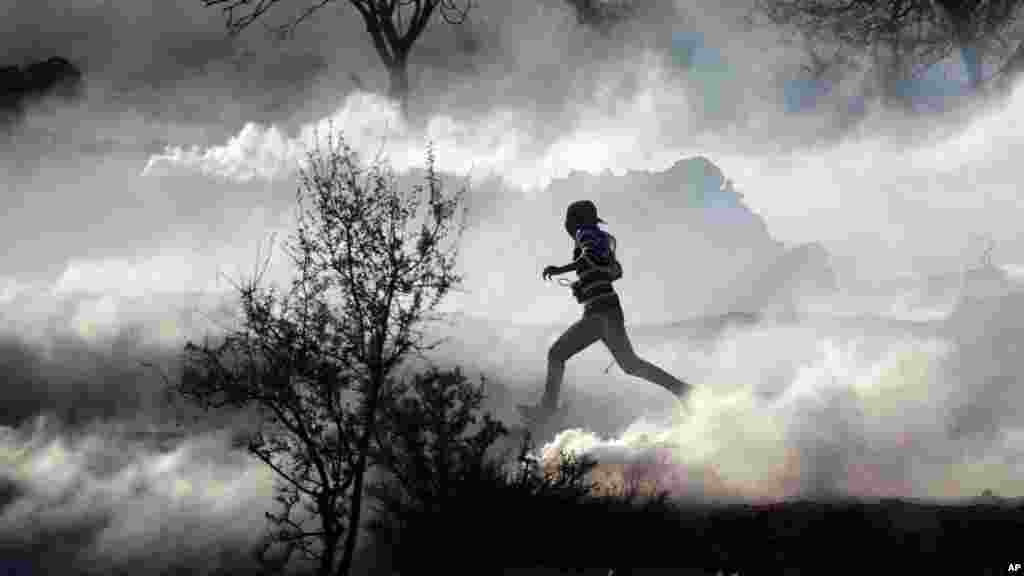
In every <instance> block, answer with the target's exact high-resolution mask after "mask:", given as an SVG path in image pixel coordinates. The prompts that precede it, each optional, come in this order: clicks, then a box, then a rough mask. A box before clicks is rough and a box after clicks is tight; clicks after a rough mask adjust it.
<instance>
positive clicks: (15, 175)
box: [0, 0, 1024, 369]
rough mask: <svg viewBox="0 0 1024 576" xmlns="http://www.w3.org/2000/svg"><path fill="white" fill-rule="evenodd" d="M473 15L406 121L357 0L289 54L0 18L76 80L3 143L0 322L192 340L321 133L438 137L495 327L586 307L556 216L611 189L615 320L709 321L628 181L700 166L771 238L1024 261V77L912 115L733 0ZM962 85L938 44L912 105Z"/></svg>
mask: <svg viewBox="0 0 1024 576" xmlns="http://www.w3.org/2000/svg"><path fill="white" fill-rule="evenodd" d="M477 4H478V5H477V6H476V7H475V9H474V11H473V12H472V14H471V18H470V22H469V24H468V25H466V26H465V27H463V28H461V29H457V30H453V29H452V28H451V27H450V26H448V25H446V24H443V23H437V24H435V25H433V26H432V27H431V28H430V29H429V30H428V32H427V33H426V35H425V36H424V37H423V38H422V39H421V40H420V41H419V42H418V43H417V44H416V46H415V48H414V51H413V55H412V58H411V73H412V82H413V88H414V96H413V101H412V103H411V106H410V109H411V111H412V112H413V114H412V116H411V117H410V118H409V119H405V118H403V117H402V116H401V115H400V114H399V113H398V111H397V110H396V108H395V107H394V105H393V104H392V103H390V102H389V101H387V100H386V99H385V98H383V97H382V96H380V93H382V92H383V91H384V90H385V89H386V80H387V75H386V74H385V72H384V70H383V68H382V66H381V65H380V63H379V60H378V57H377V55H376V54H375V53H374V51H373V49H372V46H371V44H370V42H368V40H367V38H366V33H365V29H364V27H363V25H362V24H361V23H360V22H359V20H358V19H357V18H356V15H355V14H354V12H353V11H352V10H351V8H350V7H349V6H348V5H347V4H346V3H345V2H336V3H334V4H332V5H331V6H329V7H328V8H326V9H325V10H323V11H322V12H321V13H320V14H319V15H318V16H317V17H315V18H313V19H311V20H309V21H308V22H307V23H306V24H304V25H303V26H301V27H300V28H299V31H298V33H297V35H296V36H295V37H294V38H293V39H289V40H283V41H276V40H274V39H272V38H271V37H270V36H269V35H268V34H266V33H265V32H264V31H263V29H262V28H261V27H260V26H255V27H253V28H252V29H250V30H248V31H246V32H244V33H243V34H242V35H240V36H238V37H236V38H229V37H228V36H227V34H226V31H225V28H224V21H223V17H222V15H221V14H220V12H219V11H218V10H216V9H211V8H204V7H203V6H202V4H201V2H199V1H198V0H195V1H193V0H180V1H175V2H157V1H155V0H144V1H138V2H131V3H114V2H109V1H108V2H102V1H95V2H79V1H72V0H39V1H34V2H16V3H14V4H12V5H11V6H10V7H8V8H6V9H5V17H4V18H3V19H2V20H0V54H2V55H3V61H2V62H0V65H5V66H6V65H19V66H20V65H25V64H27V63H29V62H33V61H38V60H42V59H45V58H48V57H51V56H62V57H66V58H68V59H69V60H71V61H73V62H74V63H75V64H76V65H77V66H78V67H79V68H80V69H81V70H82V72H83V78H84V93H83V96H82V97H81V98H80V99H78V100H77V101H75V102H73V103H70V104H69V103H57V102H51V101H46V100H44V101H41V102H38V103H36V105H34V106H33V107H31V108H30V109H29V111H28V113H27V114H26V115H25V116H24V118H22V119H21V120H20V121H18V122H17V123H16V124H14V125H11V126H8V127H6V128H4V129H3V130H4V131H3V132H0V243H2V245H3V246H5V247H6V248H7V249H6V250H2V251H0V311H2V312H3V319H4V321H5V325H4V329H5V330H6V331H8V332H12V333H16V334H18V335H19V337H20V338H30V339H36V340H42V339H45V337H46V335H47V334H51V335H52V333H53V330H54V326H55V325H57V326H59V330H70V331H71V332H73V333H75V334H77V335H80V336H83V337H86V338H97V337H99V336H102V335H104V334H108V335H109V334H113V333H116V331H117V330H118V328H119V327H120V326H122V325H124V324H126V323H132V322H143V323H146V324H147V325H148V326H150V327H151V332H152V333H153V334H154V335H155V336H156V337H157V338H158V339H159V340H161V341H163V342H165V343H175V342H179V343H180V339H181V338H182V337H183V336H184V335H187V334H189V331H190V330H192V329H194V328H195V325H196V324H197V322H195V321H194V320H191V321H190V320H187V318H188V314H186V313H185V312H186V311H187V310H188V309H189V308H190V307H194V306H196V305H197V302H200V301H202V302H203V303H204V305H205V306H207V309H209V307H211V306H214V304H211V302H215V300H216V296H217V295H218V294H223V295H229V294H230V285H229V284H228V283H227V282H226V281H225V279H224V276H225V275H227V276H228V277H233V278H238V277H239V275H240V274H245V273H249V272H251V271H252V269H253V266H254V265H255V264H256V262H257V261H258V259H259V257H260V249H261V246H262V247H263V254H266V250H267V246H268V243H269V240H270V236H271V235H272V234H276V235H277V239H278V240H280V239H281V238H282V237H283V236H284V235H286V234H288V233H289V232H290V231H291V230H292V219H291V218H292V214H293V212H292V209H293V207H294V198H295V195H294V193H295V186H296V181H295V168H296V165H297V161H298V160H299V159H300V157H301V153H302V150H303V147H304V146H305V145H307V144H309V143H310V142H311V141H312V137H313V134H314V129H315V128H318V127H319V128H324V127H326V125H327V122H333V124H334V125H335V126H336V127H341V128H343V129H344V133H345V136H346V137H347V138H348V140H349V141H350V143H352V144H353V145H355V147H356V149H357V150H358V151H360V152H361V153H363V154H365V155H371V154H372V153H374V152H376V151H378V150H383V151H384V153H385V156H386V158H387V159H388V160H389V161H390V162H391V163H392V165H393V166H394V167H395V168H396V169H398V170H400V171H405V170H408V169H410V168H416V167H419V166H422V161H423V158H424V152H425V146H426V144H427V142H428V141H432V142H433V143H434V144H435V147H436V150H437V157H438V163H439V166H440V167H441V168H442V169H443V170H445V171H447V172H449V173H450V174H452V175H453V176H460V177H461V176H469V178H470V184H471V186H470V194H469V198H468V200H469V203H470V207H471V214H472V220H471V222H470V228H469V230H468V231H467V236H466V238H465V242H464V246H465V248H464V254H463V256H464V257H463V259H462V267H463V271H464V272H465V276H466V289H467V293H466V294H464V295H460V296H459V297H458V298H453V299H452V300H451V301H450V302H448V303H447V304H446V306H448V307H449V309H461V310H463V311H465V312H468V313H470V314H472V315H474V316H478V317H482V318H486V319H491V320H493V321H495V322H499V323H501V322H510V321H515V322H518V323H535V324H548V323H551V322H555V323H565V322H568V321H571V320H572V319H573V318H575V317H576V316H577V315H578V313H579V310H578V307H577V306H576V304H575V302H573V301H572V300H571V299H570V298H569V296H568V293H567V291H566V290H565V289H562V288H560V287H557V286H554V285H553V284H550V283H548V284H545V283H544V282H542V281H541V279H540V270H541V269H542V268H543V267H544V266H545V265H548V264H564V263H566V262H567V260H568V255H569V251H570V250H571V242H570V240H569V239H568V238H567V237H566V236H565V234H564V232H563V231H562V217H563V210H564V203H565V202H566V201H567V200H568V199H575V198H577V197H578V198H585V197H594V198H596V199H600V203H599V209H600V210H601V214H602V217H603V218H604V219H605V220H607V221H608V223H609V229H610V230H611V231H612V232H613V233H614V234H616V235H617V237H619V239H620V240H621V242H622V246H621V247H622V254H623V258H624V263H625V265H626V268H627V270H629V271H630V272H629V273H628V275H627V278H625V279H624V280H623V282H622V283H621V286H622V292H623V295H624V297H625V298H624V299H625V300H626V304H625V305H626V308H627V310H628V316H629V321H630V322H634V323H657V322H665V321H668V320H675V319H678V318H680V317H686V316H691V315H693V314H697V313H700V312H701V311H702V310H703V309H704V308H703V307H704V304H703V303H704V302H705V300H702V298H704V297H705V296H706V295H707V294H708V293H710V292H714V291H716V290H717V285H715V284H714V283H713V282H711V280H709V278H710V277H711V276H713V275H712V274H710V273H709V271H710V270H712V269H715V270H717V272H716V274H719V273H720V274H719V276H718V277H721V274H725V272H722V270H724V268H722V269H721V270H719V269H716V268H715V266H717V264H718V260H719V259H720V255H719V254H718V253H716V252H714V251H712V250H710V249H708V250H707V251H706V252H705V251H704V250H703V249H702V248H701V246H703V244H700V243H699V242H696V241H692V242H691V241H686V240H685V238H686V234H684V233H683V232H681V228H680V227H681V226H683V225H684V219H683V218H682V214H683V213H684V212H685V207H684V206H683V204H682V203H680V202H679V201H678V200H679V199H678V198H676V197H674V196H673V195H672V191H671V190H664V189H644V188H642V187H641V188H639V189H637V187H631V186H629V185H628V184H629V183H630V182H634V181H636V180H635V179H634V177H635V175H636V173H637V172H639V171H655V172H657V171H663V170H667V169H669V168H670V167H671V166H673V165H674V164H676V163H677V162H678V161H679V160H681V159H684V158H690V157H695V156H704V157H706V158H708V159H709V160H710V161H711V162H713V163H714V164H715V165H716V166H718V167H719V168H720V169H721V170H722V172H723V174H724V177H725V178H727V179H728V180H731V181H732V183H733V185H734V186H735V188H736V190H738V191H739V192H740V193H741V194H742V198H743V202H744V203H745V206H746V207H747V208H749V209H750V210H751V211H752V213H753V214H755V215H756V216H757V217H759V218H760V219H762V221H763V223H764V225H765V226H766V230H767V233H768V234H769V235H770V237H771V238H772V239H774V240H777V241H779V242H781V243H784V244H786V245H792V244H796V243H803V242H821V243H822V244H823V245H824V246H825V247H826V248H827V249H828V250H829V251H830V252H831V253H832V254H833V256H834V257H835V258H836V262H838V263H841V264H843V265H844V266H848V267H850V268H854V269H857V270H861V271H863V272H864V274H866V275H868V276H870V277H873V278H892V277H897V276H905V275H909V274H915V273H929V272H934V271H955V270H957V269H959V267H960V266H961V265H963V264H964V263H965V259H968V258H973V255H971V254H968V252H967V241H968V240H969V238H970V236H971V235H972V234H979V233H984V234H988V235H991V236H992V237H993V238H994V239H995V241H996V242H997V244H996V246H997V250H996V252H995V254H994V257H995V260H996V261H997V262H998V263H1001V264H1006V265H1017V266H1021V265H1024V258H1022V257H1020V256H1019V254H1020V252H1021V249H1022V248H1024V244H1022V242H1024V239H1022V237H1021V235H1020V234H1019V233H1018V230H1019V222H1020V221H1021V216H1022V214H1021V212H1022V208H1024V206H1022V204H1021V197H1020V194H1019V184H1018V183H1019V172H1020V171H1019V167H1018V166H1016V165H1015V162H1014V160H1015V158H1014V157H1013V155H1012V154H1013V151H1014V150H1016V149H1019V148H1020V146H1021V145H1024V142H1022V139H1024V135H1022V134H1024V131H1022V130H1021V129H1020V127H1021V119H1022V117H1024V90H1022V89H1018V90H1016V91H1015V92H1013V93H1012V94H1011V95H1009V96H1008V97H1007V98H1006V99H1005V100H1000V101H998V102H994V103H991V104H989V105H986V106H981V105H975V106H969V107H967V108H966V109H962V110H966V112H963V111H962V112H958V113H955V114H953V113H949V114H938V113H932V114H922V115H913V114H907V113H901V112H899V111H894V110H885V109H883V108H881V107H880V106H878V105H877V104H876V103H874V102H871V101H865V100H864V99H862V98H858V94H859V93H860V88H861V86H862V84H863V82H864V81H865V77H864V74H865V72H864V71H859V72H858V71H851V72H850V73H849V75H848V76H847V77H846V78H845V79H844V80H843V81H842V82H840V83H838V84H836V85H834V86H831V89H830V90H829V91H827V93H824V91H823V90H822V87H821V86H816V85H814V84H813V83H809V82H808V81H807V80H806V78H803V77H802V76H801V65H802V64H804V63H806V62H805V58H806V56H805V55H804V54H803V53H802V51H801V48H800V45H799V43H787V42H785V41H784V35H783V34H780V33H779V31H777V30H775V29H773V28H770V27H765V26H755V27H753V28H750V29H748V28H747V27H746V26H745V24H744V23H743V19H742V17H743V16H744V15H745V13H746V10H747V7H748V3H747V2H743V1H737V2H722V3H719V2H695V1H692V0H690V1H683V0H679V1H675V2H673V1H669V0H655V1H651V2H642V3H638V6H642V8H641V9H640V10H639V11H638V14H637V16H636V18H635V19H633V20H631V21H628V22H625V23H623V24H622V25H621V26H619V27H616V28H614V29H613V30H612V32H611V33H610V34H609V35H607V36H602V35H600V34H598V33H596V32H594V31H592V30H588V29H585V28H582V27H580V26H578V25H577V23H576V21H575V18H574V16H573V14H572V13H571V12H570V11H569V9H568V8H567V5H568V4H567V3H565V2H562V1H561V0H542V1H538V2H518V1H517V2H484V1H481V2H478V3H477ZM286 6H287V3H286ZM709 7H713V8H709ZM285 10H287V8H285ZM269 16H270V18H271V21H276V22H280V21H282V20H283V19H284V18H285V17H286V16H287V14H286V13H282V12H280V11H272V12H271V13H270V14H269ZM964 81H965V76H964V74H963V71H962V67H961V65H960V63H959V62H958V61H957V60H956V59H951V60H950V61H948V62H946V63H944V64H943V65H942V66H940V67H937V68H936V69H934V70H932V71H930V72H929V74H928V75H927V76H926V77H925V78H924V79H923V80H922V81H921V82H919V83H918V84H916V88H915V90H916V93H917V96H916V97H915V103H916V104H919V105H921V106H924V105H927V104H935V103H937V102H940V101H941V99H942V97H943V96H947V97H950V96H951V95H955V94H957V93H960V92H962V87H963V83H964ZM360 86H361V87H362V90H360V89H359V87H360ZM816 94H817V96H815V95H816ZM968 112H969V113H968ZM856 119H859V121H858V122H857V123H856V126H855V128H853V129H851V130H848V131H845V132H844V131H843V130H842V129H841V128H842V126H844V125H847V124H849V123H851V122H853V121H854V120H856ZM606 171H607V172H610V173H611V176H608V177H607V178H606V179H597V180H593V179H588V177H586V176H585V175H586V174H591V175H595V174H600V173H604V172H606ZM631 171H632V173H633V176H630V177H629V178H623V179H618V178H617V177H618V176H620V175H625V174H627V173H630V172H631ZM574 187H575V188H574ZM687 233H692V231H688V232H687ZM681 238H684V239H682V240H681ZM680 244H685V245H684V246H681V245H680ZM278 257H280V255H279V254H278ZM278 277H279V278H283V277H282V276H278ZM702 294H703V296H702ZM202 298H210V299H209V300H203V299H202ZM542 354H543V352H542V351H539V352H538V361H537V366H535V367H533V368H539V367H540V363H541V361H540V358H542ZM533 368H531V369H533Z"/></svg>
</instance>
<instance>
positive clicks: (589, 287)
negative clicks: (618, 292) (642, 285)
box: [572, 225, 622, 307]
mask: <svg viewBox="0 0 1024 576" xmlns="http://www.w3.org/2000/svg"><path fill="white" fill-rule="evenodd" d="M572 258H573V260H574V261H576V262H579V268H578V269H577V270H576V276H577V278H578V279H577V280H576V281H575V282H573V295H574V296H575V297H576V301H577V302H579V303H580V304H583V305H584V307H588V306H589V305H590V304H591V303H594V302H595V301H599V300H604V299H606V298H610V297H611V296H614V295H615V289H614V288H612V282H614V281H615V280H618V279H619V278H620V277H621V276H622V270H621V267H620V266H619V264H618V262H617V260H616V258H615V237H614V236H612V235H611V234H608V233H607V232H605V231H603V230H601V229H600V228H598V227H597V226H595V225H584V226H580V227H579V229H578V230H577V231H576V246H575V247H574V248H573V251H572Z"/></svg>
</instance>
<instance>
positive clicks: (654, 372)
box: [519, 200, 690, 426]
mask: <svg viewBox="0 0 1024 576" xmlns="http://www.w3.org/2000/svg"><path fill="white" fill-rule="evenodd" d="M598 223H602V224H603V223H605V221H604V220H602V219H600V218H598V217H597V207H596V206H595V205H594V203H593V202H591V201H589V200H580V201H577V202H573V203H572V204H570V205H569V208H568V209H567V210H566V213H565V231H566V233H568V234H569V236H570V237H571V238H573V239H574V240H575V242H576V245H575V248H574V249H573V254H572V257H573V262H572V263H571V264H567V265H565V266H547V267H545V268H544V271H543V273H542V274H541V277H542V278H544V279H545V280H547V279H548V278H550V277H551V276H555V275H558V274H565V273H566V272H573V271H574V272H576V275H577V280H576V281H575V282H573V283H572V289H573V295H574V296H575V297H576V301H577V302H579V303H580V304H582V305H583V317H582V318H580V319H579V320H577V321H576V323H575V324H573V325H572V326H570V327H569V329H568V330H566V331H565V333H564V334H562V336H561V337H560V338H559V339H558V340H557V341H556V342H555V343H554V344H553V345H552V346H551V348H550V349H549V350H548V372H547V380H546V382H545V387H544V398H543V400H542V401H541V403H540V405H538V406H524V405H520V406H519V411H520V413H521V414H522V416H523V418H524V419H525V420H526V421H527V422H530V423H532V424H535V425H538V426H542V425H543V424H545V423H546V422H547V421H548V420H549V419H550V418H551V417H552V416H553V415H554V414H555V413H556V412H557V411H558V396H559V391H560V389H561V386H562V376H563V374H564V373H565V363H566V361H568V360H569V358H571V357H572V356H573V355H575V354H577V353H578V352H581V351H582V350H583V349H585V348H586V347H588V346H590V345H591V344H593V343H594V342H596V341H598V340H601V341H602V342H604V344H605V346H607V347H608V350H609V351H611V353H612V356H613V357H614V358H615V361H616V362H617V363H618V365H619V367H620V368H621V369H622V371H623V372H625V373H626V374H629V375H631V376H638V377H640V378H643V379H644V380H647V381H648V382H651V383H654V384H657V385H659V386H661V387H663V388H665V389H667V390H668V391H670V392H672V393H673V394H674V395H676V396H677V397H679V396H683V395H684V394H686V393H687V392H688V391H689V390H690V385H689V384H687V383H686V382H683V381H681V380H679V379H677V378H675V377H673V376H672V375H671V374H669V373H668V372H665V371H664V370H662V369H661V368H659V367H657V366H655V365H654V364H651V363H650V362H648V361H647V360H644V359H643V358H640V357H639V356H637V354H636V352H634V351H633V346H632V344H631V343H630V341H629V335H628V334H627V333H626V327H625V321H624V319H623V314H622V305H621V303H620V302H619V296H618V294H616V293H615V289H614V288H613V287H612V282H614V281H615V280H618V279H619V278H621V277H622V267H621V266H620V265H619V262H618V260H617V259H616V257H615V237H613V236H612V235H611V234H608V233H607V232H605V231H604V230H601V229H600V228H599V227H598V226H597V225H598Z"/></svg>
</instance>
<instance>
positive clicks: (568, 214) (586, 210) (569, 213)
mask: <svg viewBox="0 0 1024 576" xmlns="http://www.w3.org/2000/svg"><path fill="white" fill-rule="evenodd" d="M598 222H602V223H603V222H604V220H601V219H600V218H598V217H597V206H595V205H594V203H593V202H591V201H590V200H577V201H576V202H573V203H572V204H569V208H567V209H566V211H565V231H566V232H567V233H568V234H569V236H572V237H574V238H575V237H576V229H577V228H579V227H580V226H586V225H591V226H593V225H596V224H597V223H598Z"/></svg>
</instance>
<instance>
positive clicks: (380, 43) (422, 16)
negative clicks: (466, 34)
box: [203, 0, 472, 108]
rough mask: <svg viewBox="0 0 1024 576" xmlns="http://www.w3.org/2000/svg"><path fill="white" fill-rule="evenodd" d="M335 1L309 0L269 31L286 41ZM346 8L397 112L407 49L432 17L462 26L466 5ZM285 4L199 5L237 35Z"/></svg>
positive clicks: (382, 0)
mask: <svg viewBox="0 0 1024 576" xmlns="http://www.w3.org/2000/svg"><path fill="white" fill-rule="evenodd" d="M334 1H335V0H312V4H311V5H309V6H307V7H306V8H305V9H303V10H302V11H301V12H299V13H298V15H297V16H294V17H293V18H291V19H290V20H288V21H287V23H285V24H283V25H279V26H275V27H271V29H272V30H273V31H274V32H276V33H278V34H280V35H282V36H289V35H291V34H293V33H294V32H295V29H296V27H297V26H298V25H299V24H300V23H302V22H303V21H304V20H306V19H307V18H309V17H310V16H312V15H313V14H314V13H316V12H318V11H319V10H320V9H321V8H323V7H325V6H327V5H328V4H331V3H332V2H334ZM337 1H344V2H346V3H348V4H350V5H351V6H352V7H353V8H354V9H355V10H356V12H358V13H359V16H360V17H361V18H362V19H363V23H364V24H365V25H366V32H367V33H368V34H369V35H370V40H371V41H372V42H373V47H374V49H376V51H377V55H378V56H380V59H381V62H383V64H384V66H385V67H386V68H387V70H388V74H389V78H390V85H389V93H390V96H391V97H392V98H395V99H396V100H399V101H400V102H401V103H402V106H403V108H404V107H405V104H406V102H407V101H408V96H409V70H408V65H409V54H410V52H412V47H413V44H415V43H416V40H417V39H419V37H420V35H422V34H423V31H424V30H426V28H427V26H428V25H429V24H430V22H431V20H432V19H433V18H434V17H435V16H436V15H440V17H441V18H442V19H443V20H445V21H446V22H447V23H449V24H462V23H463V22H465V20H466V16H467V15H468V14H469V10H470V7H471V6H472V0H337ZM288 2H290V0H203V4H204V5H206V6H208V7H212V6H218V7H220V8H221V9H222V10H223V12H224V14H225V15H226V16H227V27H228V30H229V31H230V32H231V33H232V34H237V33H239V32H241V31H242V30H244V29H245V28H247V27H249V25H250V24H252V23H254V22H256V21H258V20H260V19H261V18H263V16H264V15H265V14H266V13H267V12H268V11H269V10H270V9H271V8H273V7H274V6H275V5H277V4H282V3H288Z"/></svg>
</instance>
